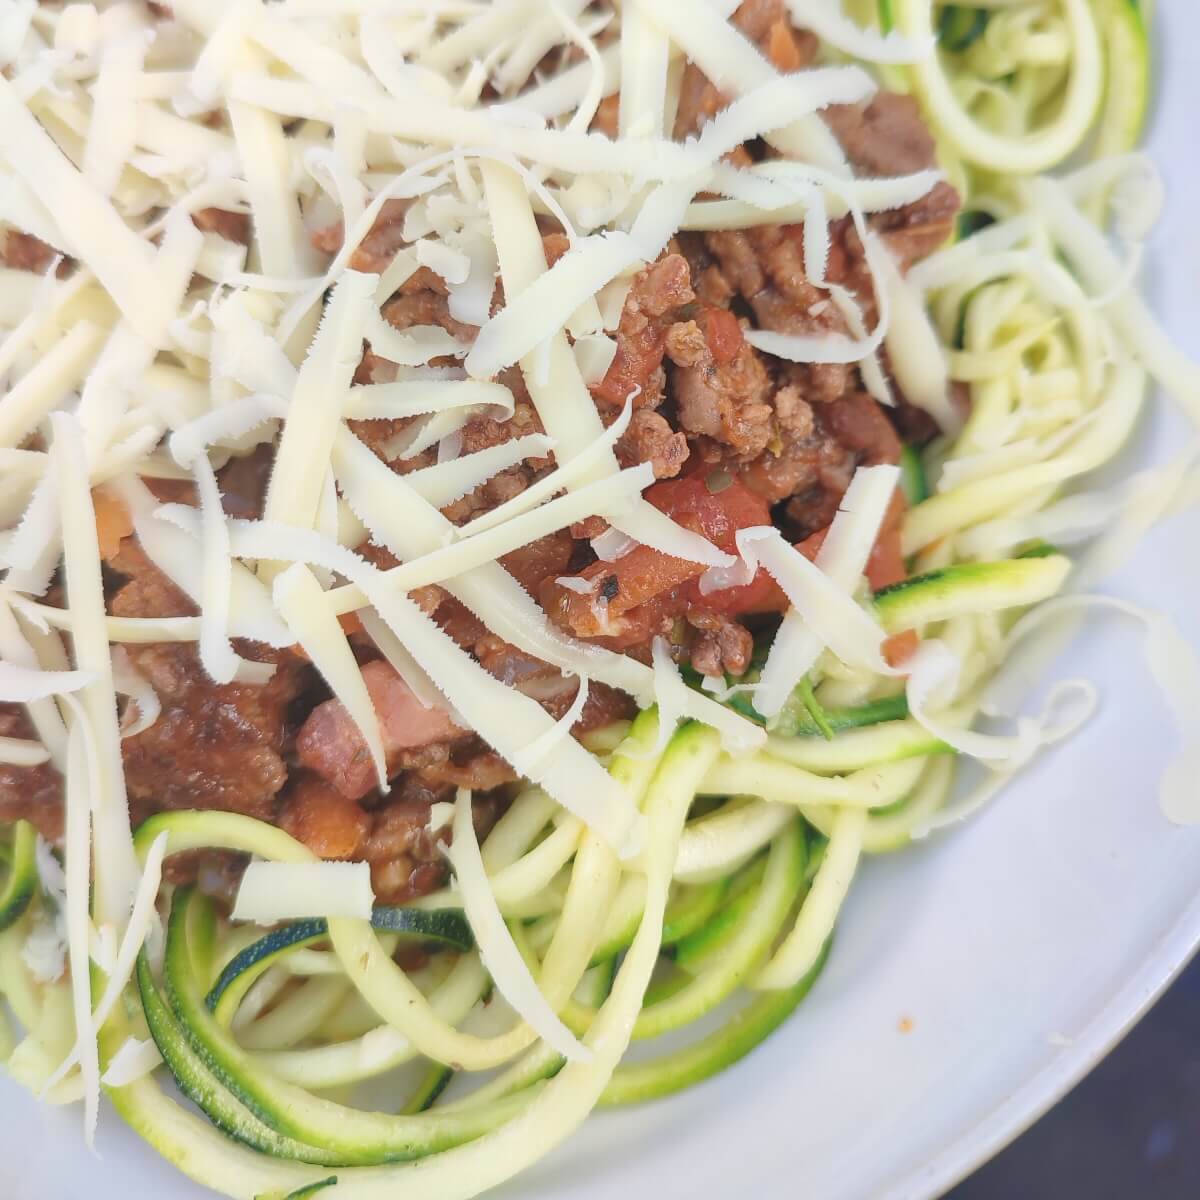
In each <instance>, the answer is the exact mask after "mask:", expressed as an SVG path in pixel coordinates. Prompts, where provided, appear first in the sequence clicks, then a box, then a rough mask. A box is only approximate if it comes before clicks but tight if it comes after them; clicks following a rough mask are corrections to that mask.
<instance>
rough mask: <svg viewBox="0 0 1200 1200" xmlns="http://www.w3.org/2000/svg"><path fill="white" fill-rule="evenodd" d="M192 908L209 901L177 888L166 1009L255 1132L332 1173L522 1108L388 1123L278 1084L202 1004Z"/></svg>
mask: <svg viewBox="0 0 1200 1200" xmlns="http://www.w3.org/2000/svg"><path fill="white" fill-rule="evenodd" d="M195 905H199V906H200V907H201V908H202V909H203V908H206V907H210V901H208V899H207V898H206V897H204V896H203V895H202V894H200V893H198V892H196V891H195V889H193V888H180V889H178V890H177V891H176V892H175V894H174V896H173V898H172V903H171V914H170V917H169V919H168V922H167V948H166V955H165V960H164V982H165V985H166V995H167V1002H168V1003H169V1005H170V1008H171V1010H172V1011H173V1013H174V1016H175V1020H176V1021H177V1022H178V1026H179V1028H180V1030H181V1031H182V1035H183V1037H184V1038H185V1039H186V1041H187V1043H188V1044H189V1045H190V1047H191V1050H192V1051H193V1052H194V1055H195V1057H196V1058H197V1059H198V1060H199V1061H200V1062H201V1063H202V1064H203V1065H204V1067H206V1068H207V1070H208V1072H209V1073H210V1074H211V1075H212V1077H213V1078H214V1079H215V1080H216V1081H217V1082H218V1083H219V1084H220V1085H221V1087H222V1088H223V1089H224V1090H225V1091H227V1092H228V1093H229V1094H230V1095H231V1096H232V1097H233V1098H234V1099H235V1100H236V1101H237V1102H238V1103H239V1104H240V1105H241V1106H242V1107H244V1108H245V1109H247V1110H248V1111H249V1112H250V1113H251V1114H253V1116H254V1117H255V1118H256V1119H257V1121H258V1123H259V1124H260V1125H262V1126H267V1127H269V1128H270V1129H272V1130H274V1131H275V1132H276V1133H278V1134H281V1135H283V1137H284V1138H286V1139H288V1140H289V1141H291V1142H300V1143H303V1144H305V1145H315V1146H317V1147H318V1149H319V1150H320V1151H321V1152H322V1154H323V1155H324V1154H328V1155H329V1156H331V1158H332V1160H333V1161H332V1162H331V1163H330V1165H337V1166H375V1165H379V1164H381V1163H387V1162H403V1161H408V1160H411V1159H415V1158H423V1157H425V1156H426V1155H429V1154H435V1153H437V1152H438V1151H440V1150H446V1149H449V1148H450V1147H452V1146H457V1145H460V1144H461V1143H463V1142H466V1141H470V1140H472V1139H473V1138H476V1137H479V1136H480V1135H481V1134H483V1133H486V1132H488V1131H489V1130H490V1129H494V1128H495V1127H496V1126H497V1125H499V1124H501V1123H502V1122H503V1121H505V1120H507V1119H508V1118H510V1117H512V1116H514V1115H515V1114H516V1112H518V1111H519V1110H520V1109H521V1108H523V1107H524V1105H525V1104H526V1103H527V1100H528V1097H525V1096H518V1097H514V1098H513V1099H512V1100H506V1101H497V1102H496V1103H495V1104H491V1105H488V1106H486V1107H481V1108H479V1109H477V1110H473V1111H471V1112H469V1113H463V1114H449V1113H447V1114H440V1113H439V1114H434V1113H423V1114H421V1115H419V1116H399V1115H398V1116H392V1115H390V1114H386V1113H373V1112H365V1111H361V1110H358V1109H353V1108H348V1107H346V1106H345V1105H341V1104H335V1103H333V1102H331V1101H328V1100H323V1099H321V1098H319V1097H317V1096H315V1095H312V1094H311V1093H309V1092H306V1091H305V1090H304V1089H302V1088H299V1087H297V1086H295V1085H293V1084H290V1083H287V1082H286V1081H284V1080H282V1079H280V1078H279V1077H278V1076H276V1075H274V1074H273V1073H272V1072H270V1071H269V1070H268V1069H266V1068H265V1067H264V1066H262V1064H261V1063H258V1062H257V1061H256V1060H255V1058H254V1056H253V1055H252V1054H250V1053H249V1052H247V1051H246V1050H244V1049H242V1047H241V1046H239V1045H238V1044H237V1042H236V1041H235V1040H234V1039H233V1037H232V1036H231V1035H230V1034H229V1032H228V1031H227V1030H225V1029H224V1028H222V1026H221V1025H220V1024H219V1023H218V1022H217V1021H216V1019H215V1018H214V1016H213V1014H212V1013H211V1012H210V1011H209V1010H208V1007H207V1005H206V1004H205V1003H204V998H203V993H202V991H201V988H200V983H199V980H198V979H197V978H196V975H195V971H194V968H193V965H192V961H191V955H190V952H189V948H188V941H187V930H188V928H189V925H190V914H189V910H190V909H191V908H192V907H193V906H195ZM326 1161H329V1160H328V1159H327V1160H326Z"/></svg>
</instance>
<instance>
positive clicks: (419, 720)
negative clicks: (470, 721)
mask: <svg viewBox="0 0 1200 1200" xmlns="http://www.w3.org/2000/svg"><path fill="white" fill-rule="evenodd" d="M362 675H363V682H364V683H365V684H366V685H367V692H368V693H369V694H370V697H371V703H372V704H374V706H375V711H376V713H378V715H379V727H380V733H381V735H382V737H383V749H384V753H385V754H386V755H387V756H388V758H389V760H390V759H392V758H393V757H394V756H395V755H397V754H398V753H399V752H400V751H403V750H414V749H418V748H420V747H424V746H428V745H431V744H433V743H435V742H444V741H448V740H449V739H451V738H456V737H460V736H462V734H463V732H464V731H463V730H462V729H460V728H459V727H458V726H457V725H456V724H455V723H454V722H453V721H452V720H451V719H450V715H449V713H447V712H446V710H445V709H442V708H426V707H425V706H424V705H423V704H422V703H421V702H420V701H419V700H418V699H417V698H416V696H415V695H413V693H412V691H411V689H410V688H409V686H408V685H407V684H406V683H405V682H404V680H403V679H401V678H400V676H399V675H397V674H396V672H395V671H394V670H393V669H392V668H391V667H390V666H389V665H388V664H387V663H385V662H372V663H368V664H367V665H366V666H365V667H363V669H362ZM296 752H297V754H298V756H299V758H300V761H301V763H303V765H304V766H306V767H308V769H309V770H310V771H314V772H315V773H316V774H318V775H320V776H321V777H322V778H323V779H325V780H328V782H330V783H332V784H333V786H334V787H336V788H337V789H338V791H340V792H341V793H342V795H344V796H348V797H350V798H351V799H352V800H357V799H359V798H361V797H362V796H365V795H366V794H367V793H368V792H369V791H370V790H371V788H373V787H374V786H375V783H376V778H375V767H374V764H373V763H372V762H371V756H370V753H369V752H368V750H367V743H366V741H365V740H364V738H363V736H362V733H361V732H360V731H359V728H358V726H357V725H355V723H354V721H353V720H352V719H351V717H350V714H349V713H348V712H347V711H346V708H345V706H344V705H343V704H342V702H341V701H340V700H326V701H325V703H324V704H318V705H317V707H316V708H315V709H313V711H312V713H311V714H310V715H309V718H308V720H307V721H305V723H304V726H303V728H302V729H301V730H300V733H299V734H298V735H297V738H296Z"/></svg>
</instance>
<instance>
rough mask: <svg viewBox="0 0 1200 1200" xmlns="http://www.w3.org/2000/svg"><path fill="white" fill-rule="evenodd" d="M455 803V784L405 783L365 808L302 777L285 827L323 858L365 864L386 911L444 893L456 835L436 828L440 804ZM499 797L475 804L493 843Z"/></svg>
mask: <svg viewBox="0 0 1200 1200" xmlns="http://www.w3.org/2000/svg"><path fill="white" fill-rule="evenodd" d="M452 799H453V790H452V788H451V787H450V785H439V786H432V787H431V786H429V785H428V784H426V783H424V782H422V781H420V780H419V779H416V778H415V777H412V778H406V779H405V780H404V782H403V783H402V784H401V785H400V786H399V787H397V788H396V789H395V790H394V791H393V792H392V793H391V794H390V795H388V796H387V797H381V796H379V795H378V794H374V795H373V796H372V797H370V801H369V804H368V805H367V806H366V807H364V805H363V804H360V803H359V802H358V801H357V800H351V799H349V798H348V797H346V796H343V795H342V793H341V792H339V791H338V790H337V789H336V788H335V787H332V786H331V785H330V784H328V783H326V782H325V781H324V780H322V779H320V778H318V777H316V776H313V775H309V774H306V773H305V772H297V774H296V775H295V777H294V778H293V780H292V781H291V783H289V785H288V789H287V792H286V793H285V794H284V796H283V798H282V802H281V806H280V812H279V826H280V828H282V829H284V830H286V831H287V832H288V833H290V834H291V835H292V837H294V838H296V839H297V841H300V842H303V843H304V844H305V845H306V846H307V847H308V848H309V849H310V850H312V851H313V853H314V854H317V855H319V856H320V857H321V858H324V859H332V860H339V861H355V862H366V863H368V864H369V865H370V867H371V884H372V887H373V888H374V891H375V898H376V900H378V901H379V903H381V904H404V903H407V902H409V901H411V900H413V899H415V898H417V897H418V896H424V895H426V894H428V893H429V892H431V891H433V890H434V889H436V888H438V887H440V886H441V885H442V883H443V882H444V881H445V879H446V858H445V855H444V853H443V849H444V846H445V844H446V842H448V841H449V839H450V830H449V828H448V827H446V826H443V827H442V828H441V829H439V830H438V832H437V833H432V832H431V831H430V829H429V818H430V810H431V808H432V807H433V805H434V804H435V803H438V802H439V801H447V800H452ZM503 808H504V801H503V799H502V798H501V797H499V796H494V795H487V794H484V795H478V796H474V797H473V798H472V815H473V817H474V823H475V833H476V836H477V837H479V838H480V839H483V838H484V837H486V836H487V834H488V833H489V831H490V830H491V828H492V826H493V825H494V824H495V822H496V818H497V816H499V814H500V813H501V812H502V811H503Z"/></svg>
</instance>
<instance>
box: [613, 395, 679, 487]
mask: <svg viewBox="0 0 1200 1200" xmlns="http://www.w3.org/2000/svg"><path fill="white" fill-rule="evenodd" d="M688 453H689V450H688V443H687V438H686V437H685V436H684V435H683V434H682V433H677V432H676V431H675V430H673V429H672V428H671V424H670V422H669V421H668V420H667V419H666V417H664V416H663V415H662V414H661V413H657V412H655V411H654V409H652V408H639V409H635V410H634V412H633V415H632V416H631V417H630V420H629V428H628V429H626V430H625V432H624V433H623V434H621V436H620V438H619V439H618V440H617V445H616V455H617V461H618V462H619V463H620V464H621V466H622V467H636V466H637V465H638V463H644V462H648V463H650V464H651V465H652V466H653V467H654V478H655V479H672V478H674V477H675V476H676V475H678V474H679V472H680V470H681V469H682V468H683V464H684V463H685V462H686V461H687V457H688Z"/></svg>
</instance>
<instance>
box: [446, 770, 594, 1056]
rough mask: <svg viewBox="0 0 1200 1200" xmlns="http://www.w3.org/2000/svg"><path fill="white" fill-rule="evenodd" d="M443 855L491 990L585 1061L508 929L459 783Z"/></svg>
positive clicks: (558, 1046)
mask: <svg viewBox="0 0 1200 1200" xmlns="http://www.w3.org/2000/svg"><path fill="white" fill-rule="evenodd" d="M447 856H448V857H449V859H450V865H451V866H452V867H453V868H454V876H455V881H456V883H457V887H458V892H459V894H460V895H461V896H462V902H463V910H464V911H465V913H466V915H467V920H468V921H470V923H471V930H472V932H473V933H474V934H475V941H476V943H477V944H478V946H479V953H480V957H481V958H482V959H483V965H484V966H485V967H486V968H487V970H488V974H490V975H491V977H492V980H493V981H494V983H495V984H496V990H497V991H498V992H499V993H500V995H502V996H503V997H504V999H505V1000H506V1001H507V1002H508V1003H509V1004H510V1005H511V1006H512V1008H513V1010H514V1011H515V1012H517V1013H518V1014H520V1016H521V1017H522V1018H523V1019H524V1020H525V1021H526V1022H527V1023H528V1025H529V1026H530V1027H531V1028H532V1029H533V1030H534V1032H535V1033H537V1034H538V1036H539V1037H541V1038H542V1039H543V1040H544V1041H545V1042H546V1044H547V1045H548V1046H551V1047H553V1048H554V1049H555V1050H557V1051H558V1052H559V1053H560V1054H561V1055H563V1056H564V1057H565V1058H567V1059H569V1060H571V1061H574V1062H587V1061H588V1060H589V1059H590V1058H591V1057H592V1054H591V1051H590V1050H589V1049H588V1048H587V1047H586V1046H585V1045H583V1043H581V1042H580V1041H578V1040H577V1039H576V1037H575V1035H574V1034H573V1033H572V1032H571V1031H570V1030H569V1029H568V1028H567V1027H566V1026H565V1025H564V1024H563V1023H562V1021H561V1020H560V1018H559V1016H558V1014H557V1013H556V1012H555V1011H554V1009H552V1008H551V1007H550V1004H549V1001H547V999H546V997H545V996H544V995H543V994H542V991H541V989H540V988H539V987H538V985H537V981H536V980H535V979H534V978H533V976H532V975H531V974H530V973H529V968H528V966H526V964H525V960H524V959H523V958H522V957H521V953H520V951H519V950H518V949H517V946H516V943H515V942H514V941H513V940H512V935H511V934H510V933H509V932H508V927H507V926H506V925H505V923H504V917H503V916H502V915H501V913H500V908H499V905H498V904H497V903H496V897H495V895H494V894H493V893H492V887H491V883H490V882H489V880H488V876H487V871H486V870H485V869H484V865H483V859H482V858H481V857H480V853H479V842H478V840H477V838H476V836H475V823H474V820H473V818H472V814H471V793H470V792H469V791H467V790H466V789H465V788H460V789H459V791H458V797H457V800H456V802H455V805H454V837H453V839H452V841H451V843H450V847H449V849H448V851H447Z"/></svg>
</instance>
